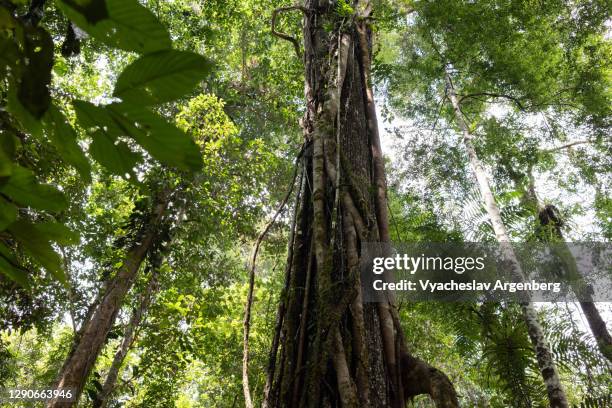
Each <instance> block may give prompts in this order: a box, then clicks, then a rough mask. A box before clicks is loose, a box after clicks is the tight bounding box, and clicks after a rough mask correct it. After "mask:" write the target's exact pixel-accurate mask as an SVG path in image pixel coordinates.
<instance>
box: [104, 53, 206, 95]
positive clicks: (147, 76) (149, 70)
mask: <svg viewBox="0 0 612 408" xmlns="http://www.w3.org/2000/svg"><path fill="white" fill-rule="evenodd" d="M211 66H212V64H211V63H210V62H209V61H208V59H206V58H204V57H203V56H201V55H198V54H194V53H191V52H187V51H177V50H165V51H159V52H156V53H154V54H148V55H145V56H143V57H140V58H139V59H137V60H136V61H134V62H133V63H131V64H130V65H128V66H127V68H125V69H124V70H123V72H121V74H120V75H119V78H118V79H117V83H116V85H115V91H114V93H113V95H114V96H116V97H119V98H121V99H122V100H124V101H132V102H137V103H139V104H148V105H151V104H157V103H163V102H168V101H172V100H174V99H177V98H180V97H181V96H184V95H185V94H186V93H188V92H189V91H191V90H192V89H193V88H194V86H195V85H197V83H198V82H199V81H201V80H202V79H204V77H205V76H206V75H207V73H208V72H209V71H210V68H211Z"/></svg>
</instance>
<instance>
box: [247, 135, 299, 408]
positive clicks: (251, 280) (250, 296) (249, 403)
mask: <svg viewBox="0 0 612 408" xmlns="http://www.w3.org/2000/svg"><path fill="white" fill-rule="evenodd" d="M303 152H304V146H302V149H301V150H300V153H299V154H298V156H297V158H296V162H295V169H294V171H293V179H292V181H291V184H290V186H289V190H288V191H287V194H286V195H285V197H284V198H283V201H281V203H280V205H279V206H278V208H277V209H276V212H275V213H274V216H273V217H272V219H271V220H270V221H269V222H268V223H267V224H266V226H265V228H264V229H263V231H262V232H261V234H259V236H258V237H257V241H256V242H255V247H254V249H253V256H252V258H251V270H250V271H249V291H248V295H247V300H246V303H245V305H244V333H243V342H242V345H243V349H242V390H243V392H244V404H245V407H246V408H253V399H252V398H251V390H250V388H249V370H248V369H249V331H250V329H251V307H252V305H253V289H254V287H255V265H256V262H257V254H258V253H259V247H260V246H261V243H262V242H263V240H264V238H265V237H266V235H267V234H268V231H269V230H270V228H271V227H272V225H274V223H275V222H276V219H277V218H278V216H279V215H280V214H281V213H282V212H283V210H284V208H285V205H286V204H287V201H289V197H291V193H293V188H294V186H295V180H296V179H297V175H298V169H299V167H300V166H299V161H300V158H301V157H302V154H303Z"/></svg>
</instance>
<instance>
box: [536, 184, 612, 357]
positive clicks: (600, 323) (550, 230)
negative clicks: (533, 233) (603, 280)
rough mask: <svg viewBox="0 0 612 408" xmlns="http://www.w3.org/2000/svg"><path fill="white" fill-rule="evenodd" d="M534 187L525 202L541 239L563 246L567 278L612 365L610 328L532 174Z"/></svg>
mask: <svg viewBox="0 0 612 408" xmlns="http://www.w3.org/2000/svg"><path fill="white" fill-rule="evenodd" d="M529 179H530V183H529V186H528V188H527V191H526V192H525V199H526V200H527V202H528V203H529V204H530V205H531V206H533V208H535V209H536V211H537V216H538V222H539V225H540V227H541V228H543V229H544V228H545V229H546V233H544V234H541V237H540V238H541V239H543V240H546V241H553V242H555V245H559V246H561V248H560V249H559V251H560V252H562V254H561V256H562V257H563V259H564V260H565V261H566V264H567V267H568V270H567V271H566V273H568V275H569V276H567V278H568V279H569V281H570V282H571V284H572V289H573V291H574V293H575V294H576V296H577V297H578V298H579V304H580V308H581V309H582V312H583V313H584V316H585V317H586V320H587V322H588V324H589V328H590V329H591V333H592V334H593V337H594V338H595V341H596V342H597V346H598V347H599V351H600V352H601V354H602V355H603V356H604V357H606V358H607V359H608V361H610V362H612V336H611V335H610V332H609V331H608V328H607V327H606V322H605V321H604V319H603V318H602V317H601V314H600V313H599V310H598V309H597V306H595V303H594V302H593V297H592V296H591V294H590V292H589V291H588V290H586V289H587V288H586V283H585V281H584V278H583V276H582V274H581V273H580V272H579V270H578V266H577V264H576V259H575V258H574V257H573V255H572V253H571V251H570V250H569V248H568V247H567V244H566V242H565V238H564V236H563V232H562V231H561V227H562V221H561V220H559V219H558V217H557V215H556V214H555V213H556V208H555V207H554V206H552V205H546V206H544V205H542V203H541V202H540V201H539V200H538V197H537V195H536V193H535V186H534V184H533V177H532V175H531V174H529Z"/></svg>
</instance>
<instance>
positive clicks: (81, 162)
mask: <svg viewBox="0 0 612 408" xmlns="http://www.w3.org/2000/svg"><path fill="white" fill-rule="evenodd" d="M45 122H46V123H45V124H46V125H47V129H48V135H49V139H50V140H51V142H52V143H53V145H54V146H55V148H56V149H57V151H58V152H59V153H60V155H61V156H62V158H63V159H64V160H65V161H66V162H67V163H69V164H71V165H72V166H74V168H75V169H76V170H77V171H78V172H79V174H80V175H81V177H83V179H84V180H85V182H87V183H90V182H91V166H90V164H89V160H87V157H85V154H84V153H83V151H82V150H81V147H80V146H79V144H78V143H77V135H76V132H75V131H74V129H73V128H72V126H70V125H69V124H68V122H67V121H66V118H65V117H64V115H63V114H62V112H61V111H60V110H59V109H58V108H57V107H55V106H53V105H52V106H51V107H50V108H49V111H48V112H47V117H46V120H45Z"/></svg>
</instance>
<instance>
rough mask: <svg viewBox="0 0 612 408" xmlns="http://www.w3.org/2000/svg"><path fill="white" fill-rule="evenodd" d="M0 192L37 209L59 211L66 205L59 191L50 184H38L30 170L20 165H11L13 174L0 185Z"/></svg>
mask: <svg viewBox="0 0 612 408" xmlns="http://www.w3.org/2000/svg"><path fill="white" fill-rule="evenodd" d="M0 192H1V193H4V194H6V195H8V196H9V197H10V198H11V199H13V200H14V201H16V202H17V203H19V204H21V205H24V206H28V207H32V208H36V209H38V210H48V211H53V212H59V211H62V210H63V209H65V208H66V207H67V206H68V202H67V201H66V198H65V197H64V195H63V194H62V193H61V192H60V191H58V190H57V189H55V188H54V187H52V186H50V185H46V184H39V183H38V182H37V181H36V178H35V177H34V174H33V173H32V172H31V171H30V170H28V169H25V168H23V167H20V166H13V174H12V175H11V177H10V178H9V179H8V181H7V182H6V184H4V185H3V186H0Z"/></svg>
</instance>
